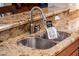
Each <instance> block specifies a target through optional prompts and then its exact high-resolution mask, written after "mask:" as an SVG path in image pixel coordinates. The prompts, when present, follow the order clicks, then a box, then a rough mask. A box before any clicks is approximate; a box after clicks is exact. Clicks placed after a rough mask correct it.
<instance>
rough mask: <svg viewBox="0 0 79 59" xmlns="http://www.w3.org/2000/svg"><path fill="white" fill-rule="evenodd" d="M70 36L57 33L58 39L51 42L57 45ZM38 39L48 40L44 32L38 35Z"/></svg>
mask: <svg viewBox="0 0 79 59" xmlns="http://www.w3.org/2000/svg"><path fill="white" fill-rule="evenodd" d="M70 35H71V34H70V33H67V32H62V31H58V38H56V39H53V42H56V43H59V42H60V41H62V40H64V39H66V38H67V37H69V36H70ZM38 37H41V38H43V39H48V37H47V33H46V32H44V33H42V34H41V35H38ZM51 40H52V39H51Z"/></svg>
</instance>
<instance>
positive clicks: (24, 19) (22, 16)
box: [0, 8, 69, 31]
mask: <svg viewBox="0 0 79 59" xmlns="http://www.w3.org/2000/svg"><path fill="white" fill-rule="evenodd" d="M55 9H56V8H55ZM55 9H54V10H55ZM68 9H69V8H64V9H60V10H58V9H56V10H55V11H54V12H48V8H43V11H44V13H45V15H46V17H49V16H52V15H54V14H58V13H62V12H64V11H66V10H68ZM28 19H29V11H28V12H23V13H19V14H15V15H11V16H5V17H2V18H0V31H3V30H6V29H9V28H13V27H16V26H19V25H23V24H26V23H28ZM34 19H35V20H34V21H36V20H39V19H40V16H38V15H37V16H36V17H34Z"/></svg>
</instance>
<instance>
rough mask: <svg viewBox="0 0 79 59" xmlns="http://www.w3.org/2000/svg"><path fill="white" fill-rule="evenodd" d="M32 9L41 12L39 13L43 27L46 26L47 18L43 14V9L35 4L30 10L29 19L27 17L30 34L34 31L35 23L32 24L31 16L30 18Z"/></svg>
mask: <svg viewBox="0 0 79 59" xmlns="http://www.w3.org/2000/svg"><path fill="white" fill-rule="evenodd" d="M34 10H39V11H40V12H41V15H42V21H41V22H42V24H43V25H44V27H45V28H46V20H47V19H46V16H45V14H44V13H43V11H42V9H41V8H40V7H37V6H35V7H33V8H32V9H31V11H30V19H29V22H30V26H29V27H30V33H31V34H32V33H34V32H35V25H34V24H33V18H32V13H33V11H34Z"/></svg>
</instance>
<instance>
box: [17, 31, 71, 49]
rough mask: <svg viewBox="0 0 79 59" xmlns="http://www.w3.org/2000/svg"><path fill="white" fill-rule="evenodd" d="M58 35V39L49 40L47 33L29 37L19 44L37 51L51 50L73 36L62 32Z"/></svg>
mask: <svg viewBox="0 0 79 59" xmlns="http://www.w3.org/2000/svg"><path fill="white" fill-rule="evenodd" d="M58 33H59V36H58V38H56V39H48V37H47V33H46V32H42V33H40V34H38V35H35V36H29V37H28V38H26V39H22V40H20V41H18V42H17V43H18V44H21V45H23V46H26V47H31V48H35V49H49V48H51V47H53V46H55V45H56V44H58V43H59V42H61V41H62V40H64V39H66V38H67V37H69V36H70V35H71V34H70V33H66V32H61V31H58Z"/></svg>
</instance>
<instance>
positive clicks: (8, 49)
mask: <svg viewBox="0 0 79 59" xmlns="http://www.w3.org/2000/svg"><path fill="white" fill-rule="evenodd" d="M78 19H79V18H77V19H75V20H73V21H79V20H78ZM73 21H72V22H73ZM62 22H63V20H61V22H57V23H56V24H55V26H56V27H57V29H58V30H59V31H64V32H67V33H71V36H70V37H68V38H66V39H64V40H63V41H61V42H59V43H58V44H57V45H55V46H53V47H51V48H49V49H44V50H41V49H34V48H30V47H26V46H23V45H18V44H17V42H18V41H20V40H22V39H25V38H27V37H28V36H29V33H28V32H27V33H25V34H22V35H20V36H17V37H16V38H11V39H9V40H7V41H4V42H3V43H1V44H0V55H19V56H24V55H26V56H31V55H35V56H36V55H40V56H46V55H47V56H54V55H57V54H58V53H60V52H61V51H62V50H63V49H65V48H66V47H67V46H69V45H70V44H72V43H73V42H74V41H76V40H77V39H78V38H79V32H78V31H73V32H72V31H70V30H69V28H68V27H67V28H66V27H64V28H63V27H62V26H63V25H62V26H60V25H61V23H62ZM65 22H67V21H65ZM65 22H63V24H64V26H70V25H69V24H70V23H72V22H71V20H70V22H69V24H67V23H65ZM58 24H59V25H58ZM58 26H60V27H58ZM62 28H63V29H62ZM77 29H79V28H77ZM43 31H44V29H42V30H41V31H39V32H38V33H42V32H43Z"/></svg>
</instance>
